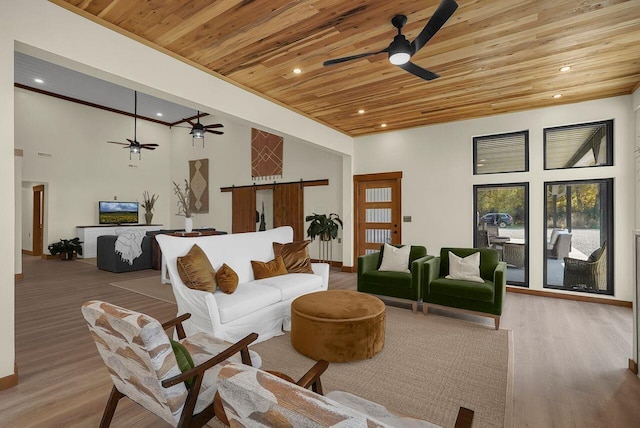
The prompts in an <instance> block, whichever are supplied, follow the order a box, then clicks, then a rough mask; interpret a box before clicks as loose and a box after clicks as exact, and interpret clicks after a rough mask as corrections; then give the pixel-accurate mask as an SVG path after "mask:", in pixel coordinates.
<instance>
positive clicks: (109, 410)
mask: <svg viewBox="0 0 640 428" xmlns="http://www.w3.org/2000/svg"><path fill="white" fill-rule="evenodd" d="M122 397H124V394H122V393H121V392H120V391H118V390H117V389H116V387H115V386H114V387H113V388H112V389H111V394H110V395H109V401H107V407H105V409H104V413H103V414H102V420H101V421H100V428H108V427H109V425H111V419H113V415H114V413H115V412H116V406H117V405H118V401H120V399H121V398H122Z"/></svg>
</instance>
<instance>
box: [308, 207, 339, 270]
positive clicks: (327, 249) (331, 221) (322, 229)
mask: <svg viewBox="0 0 640 428" xmlns="http://www.w3.org/2000/svg"><path fill="white" fill-rule="evenodd" d="M305 221H310V222H311V224H310V225H309V227H308V228H307V235H308V236H309V238H311V240H312V241H313V240H314V239H315V238H316V237H319V238H320V240H319V241H318V250H319V257H320V261H331V260H332V258H333V254H332V253H333V246H332V243H333V240H334V239H336V238H337V237H338V229H339V228H341V227H342V220H341V219H340V216H339V215H338V214H336V213H331V214H329V215H326V214H316V213H313V215H308V216H307V217H305Z"/></svg>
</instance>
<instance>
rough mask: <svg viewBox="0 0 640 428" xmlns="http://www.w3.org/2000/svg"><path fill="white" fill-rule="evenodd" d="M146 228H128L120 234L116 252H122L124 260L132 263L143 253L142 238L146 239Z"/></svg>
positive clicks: (121, 255) (121, 256)
mask: <svg viewBox="0 0 640 428" xmlns="http://www.w3.org/2000/svg"><path fill="white" fill-rule="evenodd" d="M144 235H145V231H144V230H128V231H126V232H122V233H119V234H118V239H116V253H117V254H120V258H121V259H122V261H123V262H127V263H129V264H130V265H132V264H133V261H134V260H135V259H137V258H138V257H140V255H141V254H142V240H143V239H144Z"/></svg>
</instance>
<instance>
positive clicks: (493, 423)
mask: <svg viewBox="0 0 640 428" xmlns="http://www.w3.org/2000/svg"><path fill="white" fill-rule="evenodd" d="M512 343H513V339H512V335H511V331H510V330H498V331H496V330H494V329H492V328H490V327H486V326H482V325H478V324H473V323H469V322H466V321H461V320H457V319H452V318H447V317H443V316H439V315H427V316H423V315H422V314H413V313H412V312H411V311H410V310H406V309H400V308H396V307H389V306H387V326H386V338H385V347H384V349H383V350H382V351H381V352H380V353H379V354H378V355H376V356H375V357H373V358H371V359H369V360H364V361H357V362H350V363H333V364H330V365H329V368H328V369H327V371H326V372H325V373H324V375H323V376H322V382H323V387H324V389H325V391H332V390H342V391H348V392H351V393H354V394H357V395H360V396H362V397H365V398H367V399H369V400H372V401H375V402H378V403H380V404H382V405H384V406H385V407H387V408H388V409H389V410H391V411H393V412H398V413H402V414H406V415H410V416H413V417H417V418H420V419H424V420H427V421H429V422H432V423H435V424H438V425H441V426H444V427H452V426H454V424H455V420H456V416H457V414H458V408H459V407H460V406H462V407H467V408H469V409H472V410H473V411H474V412H475V415H474V419H473V427H474V428H480V427H503V426H506V427H511V426H513V422H512V420H513V419H512V418H513V345H512ZM252 349H254V350H255V351H257V352H258V353H259V354H260V355H261V357H262V361H263V365H262V368H263V369H265V370H276V371H281V372H284V373H286V374H289V375H290V376H292V377H293V378H294V379H296V380H297V379H299V378H300V377H301V376H302V375H303V374H304V373H305V372H306V371H307V370H308V369H309V368H311V366H312V365H313V363H314V361H312V360H311V359H309V358H307V357H305V356H302V355H300V354H298V352H296V351H295V350H294V349H293V347H292V346H291V342H290V335H289V334H288V333H287V334H285V335H283V336H278V337H275V338H273V339H269V340H267V341H266V342H263V343H259V344H257V345H254V346H252Z"/></svg>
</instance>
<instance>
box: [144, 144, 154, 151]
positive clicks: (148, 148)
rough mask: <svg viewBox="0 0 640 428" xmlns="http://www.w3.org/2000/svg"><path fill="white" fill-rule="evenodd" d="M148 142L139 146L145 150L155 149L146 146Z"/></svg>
mask: <svg viewBox="0 0 640 428" xmlns="http://www.w3.org/2000/svg"><path fill="white" fill-rule="evenodd" d="M147 146H148V144H143V145H142V146H140V148H141V149H147V150H155V149H156V148H155V147H147Z"/></svg>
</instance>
